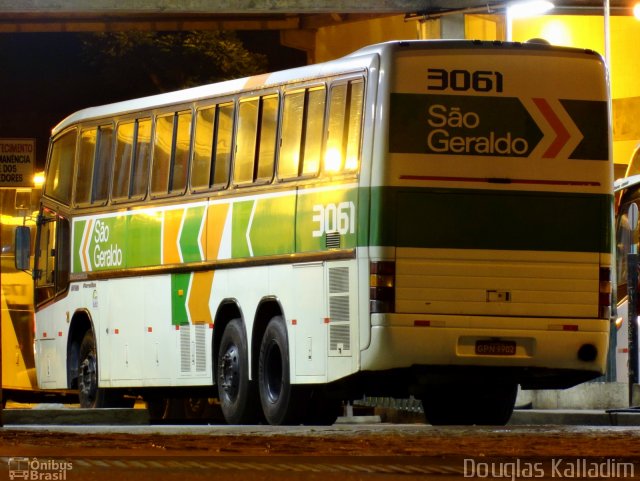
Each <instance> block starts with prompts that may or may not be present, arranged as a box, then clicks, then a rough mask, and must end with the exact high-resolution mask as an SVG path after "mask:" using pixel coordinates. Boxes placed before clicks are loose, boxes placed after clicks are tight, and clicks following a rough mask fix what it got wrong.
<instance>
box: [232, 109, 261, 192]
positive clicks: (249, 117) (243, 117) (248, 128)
mask: <svg viewBox="0 0 640 481" xmlns="http://www.w3.org/2000/svg"><path fill="white" fill-rule="evenodd" d="M259 103H260V102H259V99H257V98H256V99H251V100H244V101H242V102H240V110H239V115H238V136H237V140H236V142H237V146H236V156H235V163H234V166H233V181H234V182H235V183H236V184H243V183H248V182H253V168H254V163H255V154H256V134H257V130H258V107H259Z"/></svg>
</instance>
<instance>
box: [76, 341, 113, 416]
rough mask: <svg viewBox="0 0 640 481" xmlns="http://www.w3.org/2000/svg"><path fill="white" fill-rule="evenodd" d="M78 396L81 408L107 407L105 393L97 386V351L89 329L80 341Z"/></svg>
mask: <svg viewBox="0 0 640 481" xmlns="http://www.w3.org/2000/svg"><path fill="white" fill-rule="evenodd" d="M78 398H79V401H80V407H82V408H102V407H107V393H106V392H105V390H104V389H100V388H99V387H98V353H97V348H96V341H95V338H94V337H93V332H92V331H91V330H89V331H87V332H86V333H85V335H84V337H83V338H82V342H81V343H80V356H79V361H78Z"/></svg>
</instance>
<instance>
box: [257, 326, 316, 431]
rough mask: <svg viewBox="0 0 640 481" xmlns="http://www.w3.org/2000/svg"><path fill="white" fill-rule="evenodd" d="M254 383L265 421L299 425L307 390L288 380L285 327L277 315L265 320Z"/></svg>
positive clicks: (276, 423)
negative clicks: (256, 381)
mask: <svg viewBox="0 0 640 481" xmlns="http://www.w3.org/2000/svg"><path fill="white" fill-rule="evenodd" d="M258 386H259V392H260V403H261V404H262V412H263V413H264V416H265V418H266V420H267V422H268V423H269V424H272V425H292V424H300V422H301V421H302V417H303V415H304V414H305V413H304V409H305V408H306V403H305V402H304V401H305V400H304V393H305V392H307V390H305V389H304V387H303V386H294V385H292V384H291V382H290V377H289V343H288V338H287V328H286V326H285V323H284V320H283V319H282V317H280V316H275V317H273V318H272V319H271V320H270V321H269V324H268V325H267V329H266V330H265V332H264V335H263V337H262V342H261V344H260V355H259V367H258Z"/></svg>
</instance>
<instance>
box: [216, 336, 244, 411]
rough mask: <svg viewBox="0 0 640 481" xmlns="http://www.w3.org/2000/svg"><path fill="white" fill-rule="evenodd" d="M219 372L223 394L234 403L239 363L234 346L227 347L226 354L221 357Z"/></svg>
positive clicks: (238, 376)
mask: <svg viewBox="0 0 640 481" xmlns="http://www.w3.org/2000/svg"><path fill="white" fill-rule="evenodd" d="M219 372H220V376H219V377H220V385H221V386H222V389H223V391H224V393H225V394H226V396H227V398H228V399H229V400H230V401H235V399H236V398H237V396H238V384H239V379H240V362H239V359H238V349H237V347H236V346H235V345H231V346H229V348H228V349H227V352H225V354H224V356H222V362H221V363H220V368H219Z"/></svg>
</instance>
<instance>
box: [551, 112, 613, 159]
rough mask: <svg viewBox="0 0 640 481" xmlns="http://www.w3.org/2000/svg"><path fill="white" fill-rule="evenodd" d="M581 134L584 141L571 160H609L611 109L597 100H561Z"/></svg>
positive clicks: (572, 154)
mask: <svg viewBox="0 0 640 481" xmlns="http://www.w3.org/2000/svg"><path fill="white" fill-rule="evenodd" d="M560 103H561V104H562V106H563V107H564V108H565V110H566V111H567V112H568V113H569V115H570V116H571V120H573V121H574V123H575V124H576V126H577V127H578V129H580V132H581V133H582V140H581V141H580V143H579V144H578V146H577V147H576V149H575V150H574V151H573V152H572V153H571V156H570V157H569V158H570V159H585V160H605V161H608V160H609V107H608V105H607V102H601V101H596V100H560Z"/></svg>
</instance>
